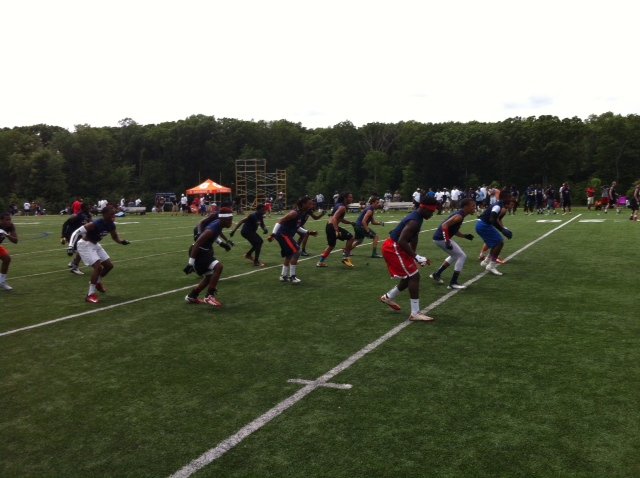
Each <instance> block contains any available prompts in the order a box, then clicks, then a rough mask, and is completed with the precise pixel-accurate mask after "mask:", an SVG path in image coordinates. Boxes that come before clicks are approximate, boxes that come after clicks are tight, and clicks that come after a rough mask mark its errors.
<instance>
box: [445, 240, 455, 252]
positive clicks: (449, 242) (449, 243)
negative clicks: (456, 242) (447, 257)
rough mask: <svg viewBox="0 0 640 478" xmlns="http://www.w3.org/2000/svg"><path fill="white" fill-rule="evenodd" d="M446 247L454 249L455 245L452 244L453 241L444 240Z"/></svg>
mask: <svg viewBox="0 0 640 478" xmlns="http://www.w3.org/2000/svg"><path fill="white" fill-rule="evenodd" d="M444 247H446V248H447V249H449V250H452V249H453V245H451V241H444Z"/></svg>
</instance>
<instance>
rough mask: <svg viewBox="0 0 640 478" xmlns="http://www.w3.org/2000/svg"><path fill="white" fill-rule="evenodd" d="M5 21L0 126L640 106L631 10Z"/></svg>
mask: <svg viewBox="0 0 640 478" xmlns="http://www.w3.org/2000/svg"><path fill="white" fill-rule="evenodd" d="M0 18H2V28H1V29H0V42H1V44H2V50H3V66H4V68H3V73H2V75H0V94H1V95H2V106H1V107H0V127H12V126H23V125H30V124H37V123H48V124H55V125H58V126H64V127H66V128H69V129H73V126H74V125H76V124H90V125H93V126H116V125H117V124H118V121H119V120H121V119H123V118H127V117H130V118H133V119H134V120H135V121H137V122H138V123H141V124H149V123H159V122H163V121H177V120H180V119H184V118H186V117H187V116H190V115H192V114H204V115H212V116H215V117H216V118H224V117H227V118H239V119H246V120H252V119H253V120H266V121H270V120H278V119H287V120H289V121H293V122H299V123H302V124H303V125H304V126H307V127H326V126H331V125H334V124H336V123H339V122H341V121H347V120H348V121H351V122H353V123H354V124H356V125H357V126H359V125H362V124H365V123H369V122H398V121H409V120H415V121H421V122H443V121H462V122H466V121H472V120H477V121H500V120H503V119H505V118H509V117H514V116H522V117H527V116H540V115H546V114H551V115H555V116H559V117H561V118H564V117H573V116H578V117H581V118H586V117H588V115H590V114H601V113H604V112H606V111H613V112H614V113H617V114H623V115H627V114H637V113H639V112H640V88H639V87H638V84H639V81H638V79H639V78H638V76H639V75H638V73H639V72H640V66H638V63H639V62H638V60H637V52H636V49H637V45H638V44H640V42H639V41H638V40H639V39H638V33H637V31H638V29H637V26H636V18H637V16H636V15H635V8H634V6H633V2H628V1H626V0H625V1H620V0H610V1H607V2H604V1H602V2H596V1H590V0H587V1H573V0H565V1H563V0H555V1H549V0H537V1H535V2H534V1H524V0H523V1H518V0H511V1H496V0H483V1H470V0H460V1H447V2H442V1H438V2H436V1H431V0H425V1H408V0H395V1H393V2H390V1H388V0H387V1H380V0H368V1H360V0H340V1H338V0H323V1H316V0H309V1H307V0H297V1H293V0H271V1H266V0H262V1H260V0H234V1H233V2H228V1H227V2H222V1H218V0H209V1H207V0H181V1H164V0H160V1H154V2H151V1H140V0H128V1H123V0H110V1H108V2H107V1H102V2H97V1H87V0H82V1H81V0H58V1H45V0H20V1H19V2H2V3H1V4H0Z"/></svg>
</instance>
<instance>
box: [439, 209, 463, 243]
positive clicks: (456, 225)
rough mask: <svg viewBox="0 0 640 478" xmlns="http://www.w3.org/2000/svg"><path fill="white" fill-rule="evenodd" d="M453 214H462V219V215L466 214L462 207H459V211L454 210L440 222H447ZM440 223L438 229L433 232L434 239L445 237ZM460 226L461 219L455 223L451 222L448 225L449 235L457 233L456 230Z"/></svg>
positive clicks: (442, 239)
mask: <svg viewBox="0 0 640 478" xmlns="http://www.w3.org/2000/svg"><path fill="white" fill-rule="evenodd" d="M453 216H462V219H464V217H465V216H466V214H465V213H464V211H463V210H462V209H460V210H459V211H456V212H454V213H453V214H451V215H450V216H449V217H448V218H447V219H445V220H444V221H443V222H442V224H444V223H445V222H447V221H448V220H449V219H451V218H452V217H453ZM442 224H440V225H439V226H438V229H437V230H436V232H435V233H434V234H433V240H434V241H444V240H445V237H444V231H443V229H442ZM461 226H462V221H460V222H456V223H455V224H452V225H451V226H449V237H453V236H455V235H456V234H457V232H458V231H459V230H460V227H461Z"/></svg>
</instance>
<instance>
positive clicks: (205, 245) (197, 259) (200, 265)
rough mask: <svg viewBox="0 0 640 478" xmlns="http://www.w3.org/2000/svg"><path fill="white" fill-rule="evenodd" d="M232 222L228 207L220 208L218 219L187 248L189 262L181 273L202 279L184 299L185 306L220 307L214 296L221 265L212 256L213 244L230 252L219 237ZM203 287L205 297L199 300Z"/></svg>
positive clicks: (231, 214) (220, 303) (216, 290)
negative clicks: (194, 274)
mask: <svg viewBox="0 0 640 478" xmlns="http://www.w3.org/2000/svg"><path fill="white" fill-rule="evenodd" d="M232 222H233V210H232V209H231V208H229V207H223V208H220V212H219V213H218V218H217V219H216V220H214V221H212V222H210V223H209V224H207V226H206V227H205V228H204V229H203V230H202V233H201V234H200V235H199V236H198V239H197V240H196V242H195V244H193V245H192V246H191V247H190V248H189V262H187V266H186V267H185V268H184V269H183V271H184V273H185V274H191V273H192V272H195V273H196V274H198V275H199V276H200V277H202V279H201V280H200V282H199V283H198V285H196V286H195V287H194V288H193V289H192V290H191V292H189V293H188V294H187V296H186V297H185V298H184V300H185V302H186V303H187V304H208V305H211V306H213V307H216V308H220V307H222V302H220V301H219V300H218V298H217V297H216V294H217V292H218V289H217V287H218V281H219V280H220V276H221V275H222V269H223V265H222V262H220V261H219V260H218V259H217V258H216V257H215V256H214V255H213V243H214V242H215V243H216V244H218V245H219V246H220V247H222V248H223V249H224V250H225V251H227V252H229V251H230V250H231V246H230V245H229V244H227V243H226V242H225V241H223V240H222V239H221V238H220V235H221V233H222V229H225V228H229V227H231V223H232ZM205 287H207V288H208V291H207V296H206V297H205V298H204V300H200V299H199V298H198V296H199V295H200V292H202V291H203V290H204V289H205Z"/></svg>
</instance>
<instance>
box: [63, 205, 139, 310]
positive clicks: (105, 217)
mask: <svg viewBox="0 0 640 478" xmlns="http://www.w3.org/2000/svg"><path fill="white" fill-rule="evenodd" d="M115 217H116V209H115V207H113V206H112V205H110V204H109V205H107V206H105V207H104V208H103V209H102V218H100V219H97V220H95V221H93V222H90V223H88V224H86V225H84V226H80V227H79V228H78V229H76V230H75V231H74V233H73V234H72V235H71V239H70V240H69V249H68V250H67V253H68V252H69V250H70V251H71V252H73V250H77V251H78V253H79V254H80V258H81V259H82V262H84V264H85V265H87V266H91V267H92V268H93V272H92V274H91V282H90V283H89V293H88V294H87V297H86V298H85V300H86V301H87V302H90V303H92V304H97V303H98V302H99V299H98V295H97V294H96V291H98V292H102V293H105V292H106V291H107V290H106V289H105V287H104V284H103V283H102V279H103V278H104V276H106V275H107V274H108V273H109V272H110V271H111V269H113V264H112V263H111V259H110V258H109V255H108V254H107V253H106V251H105V250H104V248H103V247H102V245H101V244H100V241H101V240H102V238H103V237H104V236H106V235H107V234H109V235H110V236H111V238H112V239H113V240H114V241H115V242H117V243H118V244H122V245H123V246H126V245H127V244H129V241H126V240H124V239H120V238H119V237H118V233H117V232H116V224H115Z"/></svg>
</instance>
